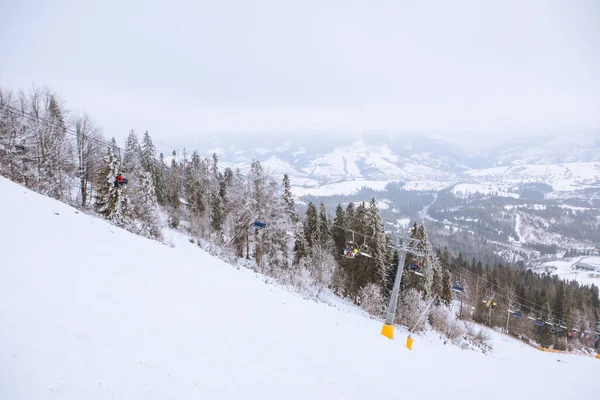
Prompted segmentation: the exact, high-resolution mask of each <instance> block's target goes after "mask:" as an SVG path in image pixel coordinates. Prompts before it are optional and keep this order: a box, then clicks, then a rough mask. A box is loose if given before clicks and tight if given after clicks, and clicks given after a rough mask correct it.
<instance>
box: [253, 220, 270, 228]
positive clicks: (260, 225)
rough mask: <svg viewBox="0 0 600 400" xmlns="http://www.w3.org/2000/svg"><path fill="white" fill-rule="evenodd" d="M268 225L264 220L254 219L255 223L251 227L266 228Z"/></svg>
mask: <svg viewBox="0 0 600 400" xmlns="http://www.w3.org/2000/svg"><path fill="white" fill-rule="evenodd" d="M266 226H267V224H265V223H264V222H260V221H254V223H253V224H252V225H250V227H251V228H254V229H264V228H265V227H266Z"/></svg>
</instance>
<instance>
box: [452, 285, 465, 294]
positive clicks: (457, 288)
mask: <svg viewBox="0 0 600 400" xmlns="http://www.w3.org/2000/svg"><path fill="white" fill-rule="evenodd" d="M452 290H453V291H455V292H458V293H464V292H465V288H464V287H463V286H462V285H461V284H459V283H456V284H454V285H452Z"/></svg>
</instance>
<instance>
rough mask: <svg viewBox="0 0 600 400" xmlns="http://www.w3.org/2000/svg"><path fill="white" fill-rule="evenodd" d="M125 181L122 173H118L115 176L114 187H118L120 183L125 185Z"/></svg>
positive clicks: (126, 180)
mask: <svg viewBox="0 0 600 400" xmlns="http://www.w3.org/2000/svg"><path fill="white" fill-rule="evenodd" d="M127 182H128V179H127V178H125V177H124V176H123V175H122V174H118V175H117V177H116V178H115V187H119V186H120V185H126V184H127Z"/></svg>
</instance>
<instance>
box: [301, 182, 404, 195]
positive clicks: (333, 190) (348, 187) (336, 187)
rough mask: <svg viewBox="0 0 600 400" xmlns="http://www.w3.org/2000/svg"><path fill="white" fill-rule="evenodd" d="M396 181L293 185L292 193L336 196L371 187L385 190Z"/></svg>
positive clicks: (354, 192)
mask: <svg viewBox="0 0 600 400" xmlns="http://www.w3.org/2000/svg"><path fill="white" fill-rule="evenodd" d="M390 182H394V181H370V180H365V179H356V180H349V181H343V182H337V183H329V184H326V185H321V186H314V187H301V186H293V187H292V189H291V190H292V194H294V196H298V197H302V196H308V195H311V196H335V195H340V194H341V195H349V194H356V193H358V192H359V191H360V189H362V188H363V187H365V188H370V189H374V190H384V189H385V187H386V186H387V184H388V183H390Z"/></svg>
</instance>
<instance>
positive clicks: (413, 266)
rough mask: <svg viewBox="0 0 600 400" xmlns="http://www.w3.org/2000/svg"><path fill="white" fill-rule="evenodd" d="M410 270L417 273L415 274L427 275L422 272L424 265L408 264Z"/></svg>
mask: <svg viewBox="0 0 600 400" xmlns="http://www.w3.org/2000/svg"><path fill="white" fill-rule="evenodd" d="M408 270H409V271H410V272H412V273H413V274H415V275H419V276H425V275H423V273H422V272H421V271H422V270H423V267H421V266H420V265H419V264H409V265H408Z"/></svg>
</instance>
